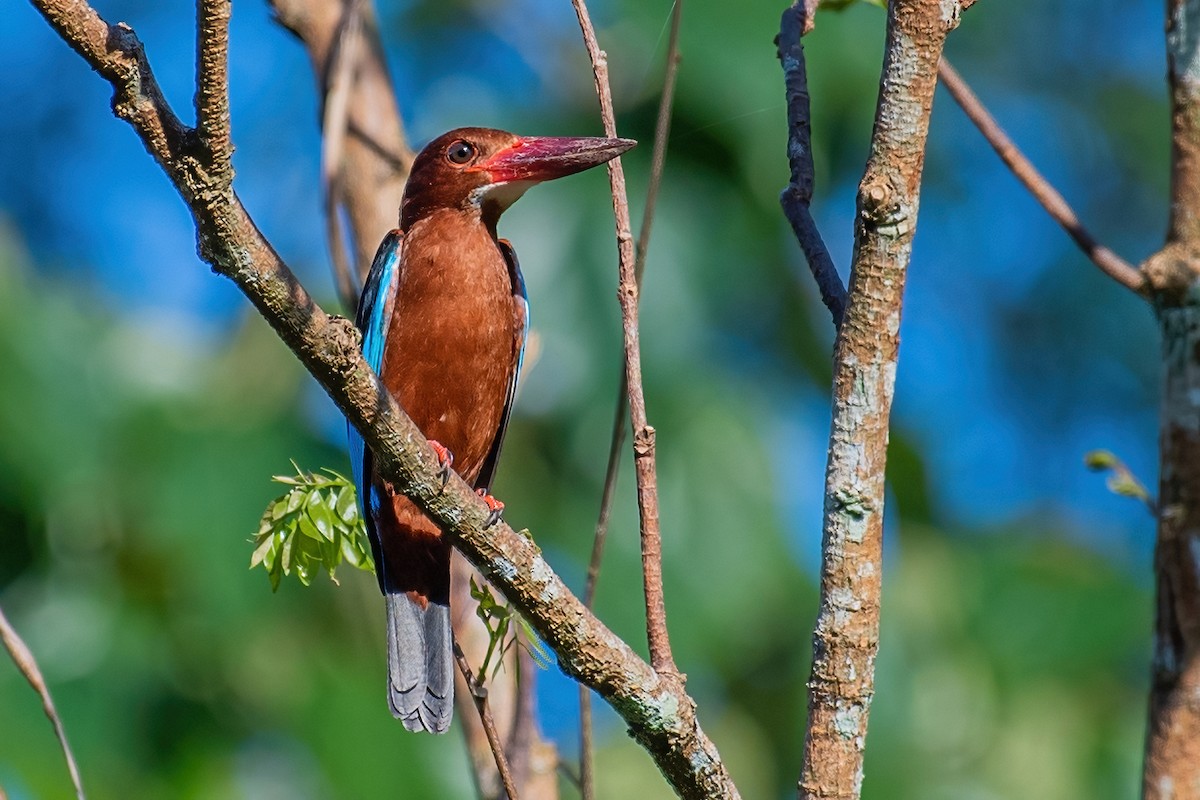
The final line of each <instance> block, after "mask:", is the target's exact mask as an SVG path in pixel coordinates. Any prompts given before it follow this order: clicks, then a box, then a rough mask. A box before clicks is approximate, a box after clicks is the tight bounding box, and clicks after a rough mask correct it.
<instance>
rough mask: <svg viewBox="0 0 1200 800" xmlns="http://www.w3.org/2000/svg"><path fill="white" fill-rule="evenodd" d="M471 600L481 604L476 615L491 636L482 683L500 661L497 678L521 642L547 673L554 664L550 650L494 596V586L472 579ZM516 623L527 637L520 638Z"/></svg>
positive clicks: (510, 609) (517, 615)
mask: <svg viewBox="0 0 1200 800" xmlns="http://www.w3.org/2000/svg"><path fill="white" fill-rule="evenodd" d="M471 597H472V598H473V599H474V600H475V602H477V603H478V604H479V605H478V606H476V608H475V615H476V616H478V617H479V619H480V620H481V621H482V622H483V627H484V628H486V629H487V632H488V647H487V652H486V653H484V655H483V663H482V664H480V665H479V673H478V680H479V682H480V683H482V682H483V679H484V678H485V677H486V676H487V674H488V667H489V666H490V665H491V663H492V659H493V658H495V659H496V666H495V667H494V668H493V669H492V675H495V674H496V671H497V670H499V669H500V667H501V666H502V665H503V664H504V654H505V653H507V652H508V651H509V649H510V648H511V647H512V646H513V644H515V643H517V642H520V644H521V646H522V647H525V649H526V650H528V651H529V655H531V656H533V661H534V663H535V664H537V665H538V666H539V667H541V668H542V669H546V668H547V667H549V666H550V665H551V664H553V663H554V660H553V658H552V657H551V656H550V653H549V652H547V650H546V646H545V645H543V644H542V642H541V640H540V639H538V636H537V634H536V633H534V630H533V628H531V627H530V626H529V623H528V622H526V621H525V618H524V617H522V616H521V615H520V614H518V613H517V612H516V611H515V610H514V609H513V607H512V606H510V605H508V604H506V603H501V602H500V601H498V600H497V599H496V597H495V595H493V594H492V589H491V587H490V586H488V585H487V584H484V585H483V586H480V585H479V584H478V583H476V582H475V578H471ZM514 620H515V621H516V624H517V626H519V627H520V629H521V630H523V631H524V632H525V635H524V636H523V637H521V636H518V635H517V627H514V625H513V622H514Z"/></svg>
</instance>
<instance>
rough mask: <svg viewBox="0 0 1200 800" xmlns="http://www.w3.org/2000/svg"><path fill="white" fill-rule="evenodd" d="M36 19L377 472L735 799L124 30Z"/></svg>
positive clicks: (685, 720)
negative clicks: (200, 140)
mask: <svg viewBox="0 0 1200 800" xmlns="http://www.w3.org/2000/svg"><path fill="white" fill-rule="evenodd" d="M32 2H33V5H34V6H35V7H36V8H37V9H38V10H39V11H40V12H41V14H42V15H43V16H44V17H45V18H46V20H47V21H48V22H49V24H50V25H51V26H52V27H53V28H54V29H55V30H56V31H57V32H58V33H59V34H60V35H61V36H62V38H63V39H64V40H66V41H67V43H68V44H69V45H70V46H71V47H72V48H73V49H74V50H75V51H76V52H78V53H79V54H80V55H81V56H82V57H83V58H84V59H85V60H86V61H87V63H88V64H89V65H91V66H92V68H94V69H95V70H96V71H97V72H99V73H100V74H101V75H102V76H103V77H104V78H106V79H107V80H108V81H109V82H110V83H112V85H113V89H114V101H113V108H114V111H115V113H116V114H117V115H118V116H119V117H121V118H122V119H125V120H127V121H128V122H129V123H130V124H131V125H132V126H133V128H134V130H135V131H136V132H137V133H138V135H139V136H140V137H141V139H142V142H143V144H144V145H145V146H146V149H147V150H148V151H149V152H150V154H151V155H152V156H153V157H154V159H155V160H156V161H157V162H158V163H159V164H160V165H161V166H162V167H163V169H164V171H165V172H166V173H167V176H168V177H169V178H170V179H171V182H172V183H173V184H174V185H175V187H176V189H177V190H178V191H179V193H180V195H181V196H182V197H183V199H184V200H185V201H186V202H187V204H188V208H189V209H190V210H191V212H192V215H193V217H194V219H195V222H196V227H197V234H198V238H199V240H200V243H201V247H200V252H201V254H202V256H203V257H204V258H205V259H206V260H207V261H208V262H209V263H210V264H211V265H212V267H213V269H214V271H216V272H218V273H220V274H222V275H225V276H226V277H228V278H230V279H231V280H233V281H234V283H236V284H237V286H238V287H239V288H240V289H241V290H242V292H243V293H244V294H245V295H246V297H247V298H248V299H249V300H250V301H251V302H252V303H253V304H254V306H255V307H256V308H257V309H258V311H259V312H260V313H261V314H262V315H263V317H264V319H266V321H267V322H268V323H269V324H270V325H271V326H272V327H273V328H274V329H275V331H276V333H277V334H278V335H279V337H280V338H281V339H282V340H283V341H284V342H285V343H286V344H287V345H288V347H289V348H291V350H292V351H293V352H294V353H295V354H296V356H297V357H298V358H299V359H300V361H301V363H303V364H304V366H305V368H306V369H307V370H308V371H309V372H310V373H311V374H312V375H313V377H314V378H315V379H316V380H317V381H318V382H319V383H320V384H321V386H322V387H323V388H324V389H325V391H326V392H328V393H329V395H330V397H331V398H332V399H333V400H334V402H335V403H336V404H337V406H338V407H339V409H341V411H342V413H343V414H345V415H346V418H347V419H348V420H349V421H350V423H351V424H353V425H354V426H355V427H356V428H357V429H358V430H359V431H360V432H361V433H362V435H363V438H364V439H365V440H366V442H367V444H368V445H369V446H370V447H371V451H372V452H373V453H374V455H375V463H376V467H377V469H378V470H379V472H380V475H381V477H382V478H383V479H384V480H387V481H389V482H391V483H392V484H393V486H395V487H396V489H397V490H398V491H400V492H402V493H403V494H405V495H407V496H408V497H410V498H411V499H412V500H413V501H414V502H415V503H416V504H417V505H418V506H419V507H420V508H421V509H422V511H424V512H425V513H426V514H427V515H428V516H429V517H430V519H432V520H433V521H435V522H436V523H437V524H438V525H439V526H440V527H441V528H442V529H443V530H445V531H446V533H447V535H449V536H450V537H451V538H452V540H453V541H454V543H455V545H456V546H457V547H458V548H459V550H460V551H461V552H462V553H463V554H464V555H465V556H466V557H467V558H468V559H469V560H470V561H471V562H472V563H474V564H475V565H476V566H477V567H479V568H480V570H481V571H482V572H483V574H484V575H485V577H487V578H488V580H490V581H492V582H493V583H494V584H495V585H496V586H497V587H498V588H499V589H500V590H501V591H503V593H504V595H505V597H507V598H508V600H509V601H510V602H511V603H513V605H514V606H516V608H517V609H518V610H519V611H520V612H521V613H522V614H523V615H524V616H525V618H526V619H527V620H528V621H529V622H530V624H532V625H533V627H534V628H535V630H537V632H538V634H539V635H540V636H541V637H542V638H543V639H544V641H545V642H546V644H547V645H549V646H550V648H551V649H553V650H554V651H555V653H556V654H557V656H558V661H559V666H560V667H561V668H562V670H563V671H564V672H565V673H566V674H567V675H569V676H571V677H573V678H575V679H577V680H579V681H581V682H583V683H585V684H586V685H588V686H590V687H592V688H593V689H595V690H596V691H597V693H599V694H600V695H601V697H603V698H604V699H605V700H606V701H607V702H608V703H609V704H610V705H612V707H613V708H614V709H615V710H616V711H617V713H618V714H619V715H620V716H621V717H622V718H623V719H624V720H625V722H626V724H628V725H629V728H630V730H631V731H632V735H633V736H634V738H635V739H636V740H637V741H638V742H639V743H640V744H641V745H642V746H643V747H644V748H645V749H646V750H647V752H648V753H650V755H651V757H652V758H653V759H654V761H655V763H656V764H657V765H658V767H659V769H661V770H662V772H663V775H664V776H665V777H666V778H667V780H668V781H669V782H670V784H671V786H672V787H673V788H674V789H675V791H676V792H677V793H678V794H679V795H680V796H681V797H684V798H697V800H699V798H736V797H738V793H737V789H736V788H735V787H734V785H733V783H732V780H731V779H730V777H729V774H728V771H727V770H726V769H725V766H724V763H723V762H722V761H721V758H720V755H719V754H718V752H717V750H716V747H715V746H714V745H713V744H712V742H711V741H710V740H709V739H708V737H707V736H706V735H705V733H704V732H703V730H701V728H700V726H699V722H698V721H697V719H696V712H695V702H694V701H693V700H692V698H691V697H689V696H688V695H687V693H686V692H685V691H684V689H683V686H682V684H681V682H680V681H679V680H678V679H677V678H675V676H673V675H662V674H659V673H658V672H656V671H655V670H654V669H652V668H651V667H650V665H648V664H647V663H646V662H644V661H643V660H642V659H640V658H639V657H638V656H637V654H636V653H635V652H634V651H633V650H632V649H631V648H630V647H629V646H628V645H627V644H625V643H624V642H623V641H621V640H620V639H619V638H618V637H617V636H616V634H614V633H613V632H612V631H611V630H610V629H609V628H608V627H606V626H605V625H604V624H603V623H602V622H601V621H600V620H599V619H597V618H596V617H595V616H594V615H593V614H592V613H591V612H590V611H588V610H587V609H586V608H585V607H584V605H583V603H581V602H580V601H579V600H578V598H576V597H575V596H574V595H573V594H572V593H571V591H570V589H568V588H567V586H566V584H565V583H563V581H562V579H561V578H559V577H558V575H557V574H556V573H555V572H554V571H553V569H551V567H550V565H549V564H548V563H547V562H546V560H545V559H544V558H543V557H542V554H541V552H540V550H539V549H538V548H537V546H536V545H535V544H534V543H533V540H532V539H531V538H530V537H529V535H528V533H526V532H521V533H518V532H517V531H514V530H513V529H512V528H511V527H509V526H508V524H507V523H503V522H500V523H497V524H495V525H493V526H491V527H488V517H489V515H490V510H489V509H488V507H487V505H486V504H485V503H484V502H483V500H482V499H481V498H480V497H478V496H477V495H476V494H475V493H474V491H473V490H472V489H471V487H469V486H468V485H467V484H466V483H465V482H464V481H462V480H461V479H460V478H458V476H457V475H451V477H450V480H449V482H447V483H445V484H443V482H442V477H441V475H440V473H439V468H438V464H437V457H436V455H435V454H434V452H433V450H432V449H431V448H430V447H429V444H428V442H427V441H426V440H425V437H424V436H423V435H422V434H421V431H420V430H419V429H418V428H417V426H416V425H415V424H414V423H413V421H412V420H411V419H409V418H408V416H407V415H405V413H404V411H403V410H402V409H401V408H400V406H399V405H398V404H397V403H396V402H395V400H394V399H393V398H392V397H391V395H390V394H388V392H386V391H385V390H384V389H383V387H382V386H381V384H380V382H379V379H378V378H377V376H376V375H375V374H374V373H373V372H372V371H371V369H370V367H369V366H368V365H367V363H366V361H365V360H363V357H362V353H361V352H360V350H359V343H360V342H359V336H358V333H357V331H356V330H355V328H354V326H353V324H352V323H350V321H349V320H346V319H343V318H340V317H331V316H329V315H327V314H326V313H325V312H324V311H323V310H322V309H321V308H320V307H319V306H317V304H316V303H315V302H314V301H313V299H312V297H311V296H310V295H309V294H308V293H307V292H306V291H305V289H304V287H303V286H301V285H300V283H299V281H297V280H296V278H295V276H294V275H293V274H292V272H291V271H290V270H289V269H288V268H287V266H286V265H285V264H284V263H283V261H282V260H281V259H280V258H279V256H278V255H277V254H276V253H275V251H274V249H273V248H272V247H271V245H270V243H268V242H267V241H266V239H265V238H264V237H263V235H262V233H261V232H260V231H259V230H258V228H257V227H256V226H255V225H254V222H253V221H252V220H251V219H250V217H249V215H248V214H247V213H246V210H245V208H244V207H243V206H242V204H241V202H240V201H239V200H238V198H237V196H236V195H235V194H234V193H233V191H232V190H230V189H223V188H222V187H220V185H219V184H215V183H213V182H211V181H210V180H209V179H208V177H207V176H206V175H205V174H204V173H203V172H202V171H200V170H198V169H197V165H196V163H195V161H194V159H192V158H191V157H190V155H189V151H188V149H187V143H188V142H189V140H190V139H191V137H192V136H193V135H194V134H193V132H192V131H190V130H189V129H187V128H185V127H184V126H183V125H182V124H181V123H180V122H179V119H178V118H177V117H176V116H175V114H174V113H173V112H172V111H171V109H170V107H169V106H168V105H167V103H166V100H165V99H164V98H163V96H162V92H161V90H160V89H159V87H158V84H157V82H156V81H155V79H154V76H153V74H152V72H151V71H150V67H149V63H148V62H147V60H146V57H145V53H144V50H143V48H142V45H141V43H140V42H139V41H138V39H137V37H136V36H135V35H134V33H133V31H132V29H130V28H129V27H128V26H125V25H120V24H118V25H109V24H108V23H106V22H105V21H104V20H103V19H101V18H100V16H99V15H98V14H97V13H96V12H95V10H93V9H92V8H91V6H89V5H88V4H87V3H86V2H84V1H83V0H32Z"/></svg>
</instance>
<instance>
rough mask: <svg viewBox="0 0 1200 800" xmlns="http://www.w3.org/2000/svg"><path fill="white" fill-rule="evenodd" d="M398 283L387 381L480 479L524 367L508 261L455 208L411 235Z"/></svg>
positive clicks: (463, 471) (429, 433) (469, 474)
mask: <svg viewBox="0 0 1200 800" xmlns="http://www.w3.org/2000/svg"><path fill="white" fill-rule="evenodd" d="M399 280H400V283H399V285H398V287H397V290H396V295H395V304H394V309H393V313H392V317H391V327H390V329H389V331H388V338H387V346H386V348H385V350H384V355H383V370H382V378H383V382H384V384H385V385H386V386H387V388H388V390H389V391H390V392H391V393H392V395H393V396H395V398H396V399H397V400H398V401H399V403H400V405H401V406H403V407H404V410H405V411H406V412H407V413H408V415H409V416H411V417H412V418H413V421H414V422H416V423H417V425H418V427H420V429H421V431H422V432H423V433H424V434H425V436H426V437H427V438H430V439H436V440H437V441H439V442H441V443H442V444H443V445H445V446H446V447H448V448H449V449H450V452H451V453H453V454H454V469H455V470H456V471H457V472H458V473H459V474H460V475H462V476H463V478H465V479H466V480H467V481H468V482H472V481H474V479H475V478H476V476H477V475H478V474H479V470H480V468H481V466H482V464H483V460H484V458H485V457H486V456H487V453H488V450H489V449H490V448H491V445H492V441H493V440H494V439H495V436H496V431H497V428H498V427H499V426H500V419H501V415H502V413H503V410H504V402H505V396H506V393H507V389H508V382H509V379H510V377H511V376H512V374H513V372H514V371H515V370H516V366H517V365H516V358H515V356H516V354H515V352H514V348H513V342H514V341H515V337H516V335H517V331H516V329H515V327H516V319H515V317H514V314H513V300H512V295H513V289H512V284H511V281H510V279H509V274H508V267H507V265H506V263H505V261H504V257H503V255H502V254H501V253H500V250H499V248H498V247H497V245H496V242H495V240H494V239H493V238H492V236H491V234H490V233H488V230H487V228H486V227H485V226H484V225H483V224H482V223H480V222H479V221H478V220H477V219H472V218H471V216H469V215H467V214H464V213H461V212H457V211H449V210H447V211H440V212H436V213H434V214H432V215H430V216H428V217H426V218H424V219H422V220H420V221H419V222H417V223H415V224H414V225H413V226H412V229H411V230H409V231H407V232H406V233H405V237H404V250H403V254H402V268H401V270H400V278H399Z"/></svg>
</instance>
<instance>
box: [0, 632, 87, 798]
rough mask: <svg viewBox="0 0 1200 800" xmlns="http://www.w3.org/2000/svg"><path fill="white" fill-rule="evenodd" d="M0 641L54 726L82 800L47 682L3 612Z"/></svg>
mask: <svg viewBox="0 0 1200 800" xmlns="http://www.w3.org/2000/svg"><path fill="white" fill-rule="evenodd" d="M0 641H3V642H4V648H5V649H6V650H8V654H9V655H10V656H11V657H12V660H13V663H14V664H16V665H17V669H18V670H20V671H21V674H22V675H24V676H25V680H27V681H29V685H30V686H32V687H33V690H34V691H35V692H37V693H38V696H39V697H41V698H42V710H43V711H44V712H46V716H47V717H49V719H50V724H51V725H53V726H54V735H55V736H57V737H58V744H59V746H60V747H61V748H62V752H63V758H65V759H66V760H67V771H68V772H70V773H71V783H72V784H74V786H75V796H76V797H77V798H78V799H79V800H84V795H83V782H82V781H81V780H80V778H79V767H78V766H77V765H76V764H75V756H74V755H73V754H72V753H71V745H70V744H68V743H67V732H66V730H65V729H64V728H63V724H62V720H61V719H60V718H59V716H58V711H56V710H55V708H54V700H53V699H51V697H50V689H49V688H47V687H46V680H45V678H43V677H42V671H41V670H40V669H38V665H37V660H36V659H35V658H34V657H33V653H32V652H31V651H30V649H29V647H28V646H27V645H26V644H25V642H24V641H23V640H22V639H21V637H20V636H19V635H18V634H17V631H16V629H15V628H13V626H12V625H11V624H10V623H9V621H8V618H7V617H5V616H4V610H3V609H0ZM3 794H4V793H3V791H0V797H2V796H3Z"/></svg>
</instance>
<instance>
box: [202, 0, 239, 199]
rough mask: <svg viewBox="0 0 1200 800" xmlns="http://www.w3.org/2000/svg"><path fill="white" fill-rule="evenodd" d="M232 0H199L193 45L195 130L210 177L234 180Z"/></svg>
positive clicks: (223, 183)
mask: <svg viewBox="0 0 1200 800" xmlns="http://www.w3.org/2000/svg"><path fill="white" fill-rule="evenodd" d="M231 4H232V0H198V2H197V3H196V14H197V17H198V19H197V26H196V27H197V45H196V129H197V133H198V134H199V136H200V144H201V145H202V146H203V147H204V149H205V151H206V154H207V157H208V164H207V165H206V166H207V167H208V168H209V169H211V170H213V172H214V175H213V178H214V179H217V180H218V182H219V184H220V185H221V186H223V187H228V186H229V184H230V183H231V182H232V181H233V165H232V158H233V142H232V139H231V138H230V135H229V15H230V13H231Z"/></svg>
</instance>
